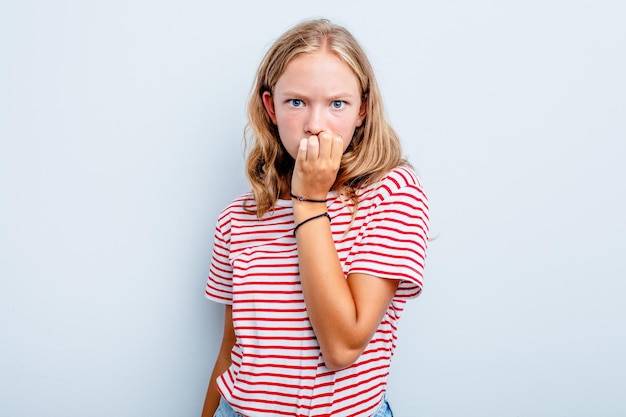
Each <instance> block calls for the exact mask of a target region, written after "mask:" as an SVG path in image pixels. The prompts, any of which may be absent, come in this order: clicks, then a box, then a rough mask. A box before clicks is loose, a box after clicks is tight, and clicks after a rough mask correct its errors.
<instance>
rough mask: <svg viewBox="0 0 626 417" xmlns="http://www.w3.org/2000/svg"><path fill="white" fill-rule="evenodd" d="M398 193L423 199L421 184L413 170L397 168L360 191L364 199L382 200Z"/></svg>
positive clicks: (404, 167) (402, 167)
mask: <svg viewBox="0 0 626 417" xmlns="http://www.w3.org/2000/svg"><path fill="white" fill-rule="evenodd" d="M398 193H409V194H414V195H420V196H421V197H422V198H425V194H424V190H423V187H422V183H421V181H420V179H419V177H418V176H417V174H416V172H415V171H414V170H413V168H411V167H409V166H398V167H396V168H394V169H392V170H391V171H389V172H387V173H386V174H385V175H383V177H382V178H381V179H380V180H378V181H376V182H375V183H373V184H371V185H369V186H367V187H365V188H363V189H362V190H361V195H362V196H363V197H365V198H368V197H369V198H372V197H374V198H376V197H377V198H379V199H382V200H384V199H386V198H387V197H389V196H392V195H396V194H398Z"/></svg>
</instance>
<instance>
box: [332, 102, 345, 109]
mask: <svg viewBox="0 0 626 417" xmlns="http://www.w3.org/2000/svg"><path fill="white" fill-rule="evenodd" d="M345 105H346V102H345V101H343V100H335V101H333V103H332V106H333V109H342V108H343V106H345Z"/></svg>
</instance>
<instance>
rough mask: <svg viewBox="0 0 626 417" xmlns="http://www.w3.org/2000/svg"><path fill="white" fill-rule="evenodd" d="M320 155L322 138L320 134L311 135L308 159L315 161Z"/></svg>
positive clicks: (308, 145) (308, 144) (307, 151)
mask: <svg viewBox="0 0 626 417" xmlns="http://www.w3.org/2000/svg"><path fill="white" fill-rule="evenodd" d="M319 157H320V140H319V137H318V136H315V135H311V136H309V138H308V140H307V150H306V159H307V161H315V160H317V159H318V158H319Z"/></svg>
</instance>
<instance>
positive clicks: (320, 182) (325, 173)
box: [291, 131, 343, 200]
mask: <svg viewBox="0 0 626 417" xmlns="http://www.w3.org/2000/svg"><path fill="white" fill-rule="evenodd" d="M342 155H343V138H342V137H341V134H337V135H334V134H331V133H329V132H325V131H322V132H320V133H319V134H318V135H312V136H309V137H308V138H304V139H302V140H301V141H300V147H299V148H298V155H297V156H296V164H295V167H294V170H293V177H292V180H291V191H292V193H293V194H295V195H298V196H304V197H306V198H310V199H316V200H318V199H319V200H323V199H325V198H326V196H327V194H328V192H329V191H330V188H331V187H332V186H333V184H334V182H335V179H336V178H337V172H338V171H339V166H340V164H341V157H342Z"/></svg>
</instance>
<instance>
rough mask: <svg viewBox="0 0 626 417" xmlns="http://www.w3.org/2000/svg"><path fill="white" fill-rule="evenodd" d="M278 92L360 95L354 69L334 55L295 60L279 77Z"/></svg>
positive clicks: (308, 55)
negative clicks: (295, 91)
mask: <svg viewBox="0 0 626 417" xmlns="http://www.w3.org/2000/svg"><path fill="white" fill-rule="evenodd" d="M275 89H276V90H285V89H287V90H289V89H298V90H301V89H305V90H317V89H320V90H323V91H338V92H345V93H352V94H354V93H356V94H359V91H360V89H359V81H358V79H357V76H356V75H355V74H354V72H353V71H352V68H350V66H349V65H348V64H346V63H345V62H344V61H343V60H341V58H339V57H338V56H337V55H336V54H334V53H332V52H326V51H320V52H313V53H303V54H300V55H298V56H296V57H295V58H293V59H292V60H291V61H290V62H289V63H288V64H287V67H286V68H285V71H284V72H283V74H282V75H281V76H280V77H279V78H278V81H277V83H276V86H275Z"/></svg>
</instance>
